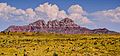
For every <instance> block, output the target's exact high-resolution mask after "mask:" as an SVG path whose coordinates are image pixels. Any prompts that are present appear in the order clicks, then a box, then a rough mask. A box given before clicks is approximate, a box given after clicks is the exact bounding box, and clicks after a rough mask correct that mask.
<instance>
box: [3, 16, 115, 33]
mask: <svg viewBox="0 0 120 56" xmlns="http://www.w3.org/2000/svg"><path fill="white" fill-rule="evenodd" d="M5 32H47V33H51V32H52V33H66V34H92V33H97V34H100V33H105V34H112V33H117V32H114V31H110V30H108V29H106V28H103V29H94V30H90V29H88V28H85V27H80V26H79V25H77V24H75V23H74V21H73V20H71V19H69V18H65V19H63V20H61V21H58V20H53V21H48V22H47V23H45V21H44V20H38V21H36V22H33V23H30V24H29V25H25V26H14V25H13V26H10V27H8V28H7V29H6V30H5Z"/></svg>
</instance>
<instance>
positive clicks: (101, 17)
mask: <svg viewBox="0 0 120 56" xmlns="http://www.w3.org/2000/svg"><path fill="white" fill-rule="evenodd" d="M89 16H91V17H93V18H94V20H97V21H101V22H112V23H120V7H117V8H115V9H110V10H105V11H97V12H94V13H91V14H90V15H89Z"/></svg>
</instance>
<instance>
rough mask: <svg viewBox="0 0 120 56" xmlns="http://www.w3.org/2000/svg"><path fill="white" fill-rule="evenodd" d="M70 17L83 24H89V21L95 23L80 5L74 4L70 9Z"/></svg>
mask: <svg viewBox="0 0 120 56" xmlns="http://www.w3.org/2000/svg"><path fill="white" fill-rule="evenodd" d="M68 13H69V15H68V17H69V18H71V19H73V20H75V21H76V20H77V21H79V22H80V23H82V24H89V23H93V22H92V21H91V20H89V19H88V18H87V17H86V16H85V15H84V14H85V13H86V11H84V10H83V8H82V7H81V6H79V5H72V6H71V7H70V8H69V9H68Z"/></svg>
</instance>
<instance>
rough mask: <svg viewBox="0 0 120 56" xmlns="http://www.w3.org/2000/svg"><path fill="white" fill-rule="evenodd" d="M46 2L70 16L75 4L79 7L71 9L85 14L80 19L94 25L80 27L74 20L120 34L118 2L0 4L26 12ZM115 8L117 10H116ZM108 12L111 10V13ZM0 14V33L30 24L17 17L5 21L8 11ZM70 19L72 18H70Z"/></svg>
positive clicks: (11, 0)
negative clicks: (13, 27) (12, 27)
mask: <svg viewBox="0 0 120 56" xmlns="http://www.w3.org/2000/svg"><path fill="white" fill-rule="evenodd" d="M46 2H48V3H49V4H52V5H54V4H56V5H57V6H58V8H59V10H64V11H65V12H66V14H71V13H69V12H68V10H70V11H71V9H70V7H72V5H76V4H77V5H79V6H77V5H76V6H73V7H79V8H78V9H80V7H82V9H83V10H84V11H85V12H86V13H87V15H85V16H82V18H87V19H89V20H90V21H91V22H93V23H94V24H95V25H93V23H89V24H91V25H85V24H83V25H82V24H81V19H78V20H80V22H79V21H78V20H75V21H78V22H79V23H80V25H82V26H85V27H87V28H104V27H105V28H108V29H110V30H115V31H119V32H120V29H119V28H120V26H119V25H120V21H119V20H120V15H119V13H120V12H119V9H120V8H118V7H120V0H0V3H6V4H7V6H9V5H10V7H15V8H16V9H15V10H18V9H21V10H27V9H28V8H32V9H33V11H34V10H35V8H37V7H39V5H40V4H41V5H43V4H45V3H46ZM49 4H48V5H49ZM7 6H6V7H7ZM116 8H118V9H116ZM0 9H1V8H0ZM46 9H47V8H46ZM8 10H9V9H8ZM109 10H112V13H111V12H110V11H109ZM73 11H75V9H74V10H73V9H72V12H73ZM103 11H106V13H104V12H103ZM116 11H117V12H116ZM75 12H76V11H75ZM78 12H79V11H78ZM80 12H81V11H80ZM0 13H1V14H3V16H0V18H1V19H0V31H2V30H4V29H6V28H7V27H8V26H10V25H24V24H29V23H30V22H26V21H25V20H27V19H25V20H16V18H17V19H19V18H20V17H17V16H14V17H12V18H15V19H11V17H10V20H6V19H5V18H6V15H7V17H8V14H7V13H10V14H11V12H10V11H8V12H4V11H2V12H0ZM45 13H46V12H43V14H45ZM39 14H41V13H39ZM43 14H42V15H43ZM74 14H76V13H74ZM103 14H104V15H103ZM106 14H107V16H106ZM111 14H112V16H111ZM14 15H18V14H14ZM20 15H21V16H22V17H23V16H24V15H23V14H20ZM78 15H80V16H81V15H83V14H82V13H78ZM98 15H99V16H98ZM12 16H13V15H12ZM44 16H45V15H44ZM47 16H49V15H47ZM100 16H101V17H100ZM70 17H72V16H70ZM8 18H9V17H8ZM35 18H36V17H35ZM43 18H44V17H43ZM51 18H53V17H51ZM109 18H110V19H109ZM116 18H117V19H116ZM4 19H5V20H4ZM104 19H105V20H104ZM32 20H33V19H32ZM36 20H37V19H36ZM83 20H84V19H83ZM87 22H88V21H87Z"/></svg>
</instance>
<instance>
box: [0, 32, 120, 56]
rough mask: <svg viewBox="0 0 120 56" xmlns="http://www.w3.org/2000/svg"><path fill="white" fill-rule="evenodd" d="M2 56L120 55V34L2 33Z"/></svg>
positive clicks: (0, 36) (0, 35)
mask: <svg viewBox="0 0 120 56" xmlns="http://www.w3.org/2000/svg"><path fill="white" fill-rule="evenodd" d="M0 56H120V34H55V33H38V32H34V33H32V32H3V33H0Z"/></svg>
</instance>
